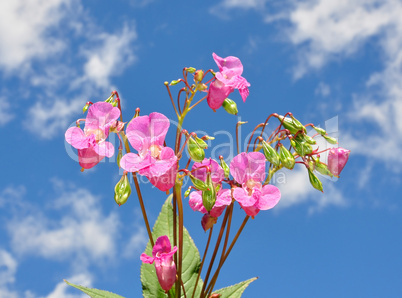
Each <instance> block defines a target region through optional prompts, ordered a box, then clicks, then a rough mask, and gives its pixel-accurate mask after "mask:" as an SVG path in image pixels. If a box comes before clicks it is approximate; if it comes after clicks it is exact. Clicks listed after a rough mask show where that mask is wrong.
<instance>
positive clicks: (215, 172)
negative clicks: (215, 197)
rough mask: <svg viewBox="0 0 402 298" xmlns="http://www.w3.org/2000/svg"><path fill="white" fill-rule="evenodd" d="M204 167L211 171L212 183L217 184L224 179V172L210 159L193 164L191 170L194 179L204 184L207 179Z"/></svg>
mask: <svg viewBox="0 0 402 298" xmlns="http://www.w3.org/2000/svg"><path fill="white" fill-rule="evenodd" d="M205 166H209V168H210V170H211V179H212V182H214V183H219V182H221V181H222V180H223V178H225V172H224V171H223V169H222V167H221V166H220V165H219V164H218V163H217V162H216V161H215V160H213V159H212V158H204V160H203V161H202V162H195V163H194V164H193V167H192V170H193V171H194V170H195V169H197V170H196V171H194V172H193V173H194V177H195V178H197V179H200V180H202V181H204V182H205V180H206V179H207V169H206V168H205Z"/></svg>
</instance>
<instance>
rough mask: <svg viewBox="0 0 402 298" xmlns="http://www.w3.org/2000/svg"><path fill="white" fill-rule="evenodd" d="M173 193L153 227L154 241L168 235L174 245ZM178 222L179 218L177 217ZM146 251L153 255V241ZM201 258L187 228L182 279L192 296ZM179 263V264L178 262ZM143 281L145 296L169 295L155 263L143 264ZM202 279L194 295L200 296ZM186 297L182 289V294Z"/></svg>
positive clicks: (153, 297) (184, 231)
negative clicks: (157, 273)
mask: <svg viewBox="0 0 402 298" xmlns="http://www.w3.org/2000/svg"><path fill="white" fill-rule="evenodd" d="M171 200H172V195H170V196H169V197H168V198H167V200H166V202H165V203H164V204H163V206H162V210H161V212H160V214H159V216H158V219H157V220H156V222H155V225H154V227H153V231H152V236H153V238H154V241H155V240H156V239H157V238H158V237H160V236H162V235H167V236H168V237H169V240H170V242H171V244H172V246H173V207H172V204H171ZM177 223H178V219H177ZM145 253H146V254H147V255H149V256H152V247H151V243H150V242H148V244H147V247H146V249H145ZM200 264H201V259H200V254H199V252H198V249H197V247H196V246H195V244H194V242H193V239H192V238H191V237H190V235H189V233H188V231H187V230H186V228H184V230H183V268H182V281H183V284H184V288H185V291H186V293H187V297H191V296H192V293H193V290H194V286H195V282H196V279H197V275H198V271H199V268H200ZM176 265H177V264H176ZM141 283H142V290H143V292H142V293H143V295H144V297H150V298H151V297H152V298H155V297H167V295H166V294H165V292H164V290H163V289H162V288H161V287H160V285H159V282H158V278H157V276H156V273H155V266H154V265H153V264H142V265H141ZM202 285H203V283H202V280H201V278H200V280H199V281H198V284H197V288H196V292H195V295H194V297H199V296H200V293H201V288H202ZM181 296H182V297H184V293H183V291H182V294H181Z"/></svg>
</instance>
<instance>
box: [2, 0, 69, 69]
mask: <svg viewBox="0 0 402 298" xmlns="http://www.w3.org/2000/svg"><path fill="white" fill-rule="evenodd" d="M72 3H73V0H48V1H43V0H30V1H24V0H13V1H1V2H0V67H1V68H3V69H5V70H6V71H7V72H9V71H15V70H18V71H19V72H21V71H22V69H23V68H27V67H29V64H30V61H31V60H32V59H43V58H47V57H48V56H49V55H54V54H56V53H59V52H60V51H62V50H63V49H64V47H65V43H64V41H63V40H62V39H59V38H54V37H52V36H51V34H50V31H51V30H52V29H54V28H55V27H57V26H58V25H59V23H60V21H61V20H63V19H64V18H65V17H66V13H67V12H68V9H67V8H68V7H69V6H70V5H71V4H72Z"/></svg>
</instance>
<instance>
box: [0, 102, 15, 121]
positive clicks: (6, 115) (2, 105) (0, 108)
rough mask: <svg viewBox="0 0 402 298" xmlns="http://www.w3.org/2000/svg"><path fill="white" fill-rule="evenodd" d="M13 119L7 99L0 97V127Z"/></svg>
mask: <svg viewBox="0 0 402 298" xmlns="http://www.w3.org/2000/svg"><path fill="white" fill-rule="evenodd" d="M14 117H15V115H14V113H13V112H12V111H11V106H10V103H9V101H8V100H7V98H5V97H0V126H2V125H5V124H6V123H8V122H10V121H11V120H12V119H13V118H14Z"/></svg>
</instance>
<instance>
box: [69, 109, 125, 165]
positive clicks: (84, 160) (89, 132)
mask: <svg viewBox="0 0 402 298" xmlns="http://www.w3.org/2000/svg"><path fill="white" fill-rule="evenodd" d="M119 116H120V110H119V109H118V108H115V107H113V106H112V105H111V104H110V103H107V102H97V103H94V104H93V105H91V106H90V107H89V109H88V114H87V117H86V119H85V127H84V130H82V129H81V128H79V127H70V128H69V129H68V130H67V131H66V133H65V138H66V141H67V143H69V144H70V145H72V146H73V147H74V148H76V149H78V161H79V163H80V166H81V167H83V168H84V169H90V168H92V167H94V166H95V165H96V164H98V163H99V162H100V161H101V160H102V159H103V158H104V157H105V156H107V157H111V156H113V154H114V147H113V145H112V143H110V142H107V141H105V140H106V138H107V137H108V135H109V128H110V127H111V126H112V125H113V124H115V123H116V120H117V118H119Z"/></svg>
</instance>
